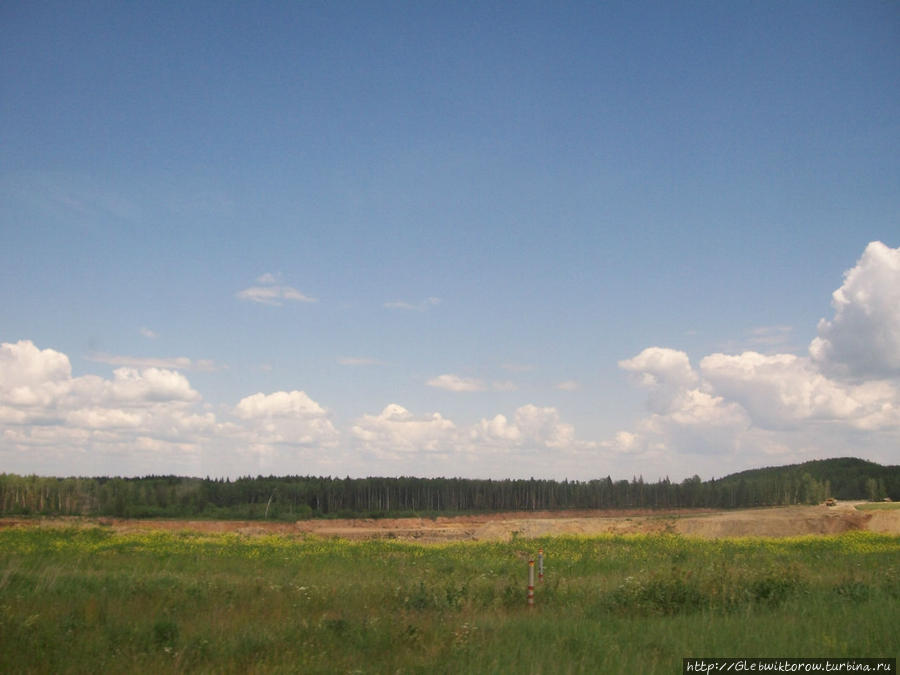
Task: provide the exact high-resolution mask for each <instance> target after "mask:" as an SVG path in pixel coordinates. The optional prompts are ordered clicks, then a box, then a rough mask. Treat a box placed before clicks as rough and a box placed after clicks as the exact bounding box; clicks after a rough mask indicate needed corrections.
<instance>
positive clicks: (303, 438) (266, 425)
mask: <svg viewBox="0 0 900 675" xmlns="http://www.w3.org/2000/svg"><path fill="white" fill-rule="evenodd" d="M233 414H234V415H235V417H238V418H239V419H241V420H242V421H243V426H242V427H241V429H240V431H239V432H236V433H237V434H238V435H240V436H241V437H244V438H246V442H247V443H248V444H249V445H251V446H252V447H254V448H255V451H256V452H262V453H263V454H267V455H269V456H270V457H275V456H278V455H279V453H280V450H279V449H278V448H279V447H280V446H309V447H313V448H316V447H318V448H327V447H331V446H334V445H335V444H336V443H337V441H338V438H339V435H340V434H339V433H338V431H337V429H335V427H334V424H333V423H332V421H331V419H330V415H329V413H328V411H327V410H325V408H323V407H322V406H321V405H319V404H318V403H317V402H316V401H314V400H313V399H311V398H310V397H309V396H308V395H307V394H306V392H303V391H297V390H294V391H276V392H274V393H272V394H263V393H261V392H260V393H257V394H253V395H252V396H247V397H246V398H243V399H241V400H240V402H239V403H238V404H237V405H236V406H235V408H234V410H233Z"/></svg>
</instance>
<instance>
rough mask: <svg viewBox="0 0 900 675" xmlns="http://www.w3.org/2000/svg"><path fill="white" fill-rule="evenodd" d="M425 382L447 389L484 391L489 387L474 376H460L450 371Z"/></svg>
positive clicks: (431, 385)
mask: <svg viewBox="0 0 900 675" xmlns="http://www.w3.org/2000/svg"><path fill="white" fill-rule="evenodd" d="M425 384H427V385H428V386H429V387H435V388H436V389H445V390H446V391H457V392H461V391H484V390H485V389H487V387H486V386H485V384H484V382H482V381H481V380H478V379H475V378H472V377H460V376H459V375H453V374H450V373H447V374H444V375H438V376H437V377H432V378H431V379H430V380H428V381H427V382H426V383H425Z"/></svg>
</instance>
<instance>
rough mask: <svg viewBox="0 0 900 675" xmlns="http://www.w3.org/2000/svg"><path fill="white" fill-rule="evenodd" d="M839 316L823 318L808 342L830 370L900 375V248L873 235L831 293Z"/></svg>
mask: <svg viewBox="0 0 900 675" xmlns="http://www.w3.org/2000/svg"><path fill="white" fill-rule="evenodd" d="M831 304H832V306H833V307H834V318H833V319H832V320H831V321H828V320H826V319H822V320H821V321H819V326H818V333H819V335H818V337H817V338H815V339H814V340H813V341H812V343H811V344H810V346H809V353H810V356H811V357H812V359H813V360H814V361H815V362H816V363H817V364H818V365H819V367H820V368H822V369H823V370H824V371H825V372H833V373H835V374H837V375H842V376H850V377H869V378H873V377H874V378H888V377H897V376H900V248H889V247H887V246H885V245H884V244H883V243H881V242H880V241H873V242H872V243H870V244H869V245H868V246H866V250H865V251H864V252H863V255H862V257H861V258H860V259H859V261H858V262H857V263H856V266H855V267H853V268H852V269H850V270H848V271H847V272H846V273H845V274H844V283H843V284H842V285H841V287H840V288H838V289H837V290H836V291H835V292H834V293H833V294H832V301H831Z"/></svg>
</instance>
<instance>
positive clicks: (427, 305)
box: [384, 298, 441, 312]
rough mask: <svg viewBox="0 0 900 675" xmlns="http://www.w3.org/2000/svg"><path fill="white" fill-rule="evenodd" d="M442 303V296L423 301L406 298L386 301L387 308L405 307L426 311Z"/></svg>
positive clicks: (414, 310) (415, 310) (416, 310)
mask: <svg viewBox="0 0 900 675" xmlns="http://www.w3.org/2000/svg"><path fill="white" fill-rule="evenodd" d="M439 304H441V299H440V298H425V299H424V300H422V301H421V302H415V303H414V302H407V301H406V300H392V301H390V302H386V303H384V308H385V309H405V310H408V311H413V312H424V311H427V310H429V309H431V308H432V307H435V306H437V305H439Z"/></svg>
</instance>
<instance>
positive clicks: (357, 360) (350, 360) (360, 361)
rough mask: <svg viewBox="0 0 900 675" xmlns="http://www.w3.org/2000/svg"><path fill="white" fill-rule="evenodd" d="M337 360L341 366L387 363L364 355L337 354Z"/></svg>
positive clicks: (382, 364) (380, 364)
mask: <svg viewBox="0 0 900 675" xmlns="http://www.w3.org/2000/svg"><path fill="white" fill-rule="evenodd" d="M337 362H338V363H339V364H340V365H342V366H385V365H387V364H386V363H385V362H384V361H381V360H380V359H373V358H369V357H365V356H339V357H338V360H337Z"/></svg>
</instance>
